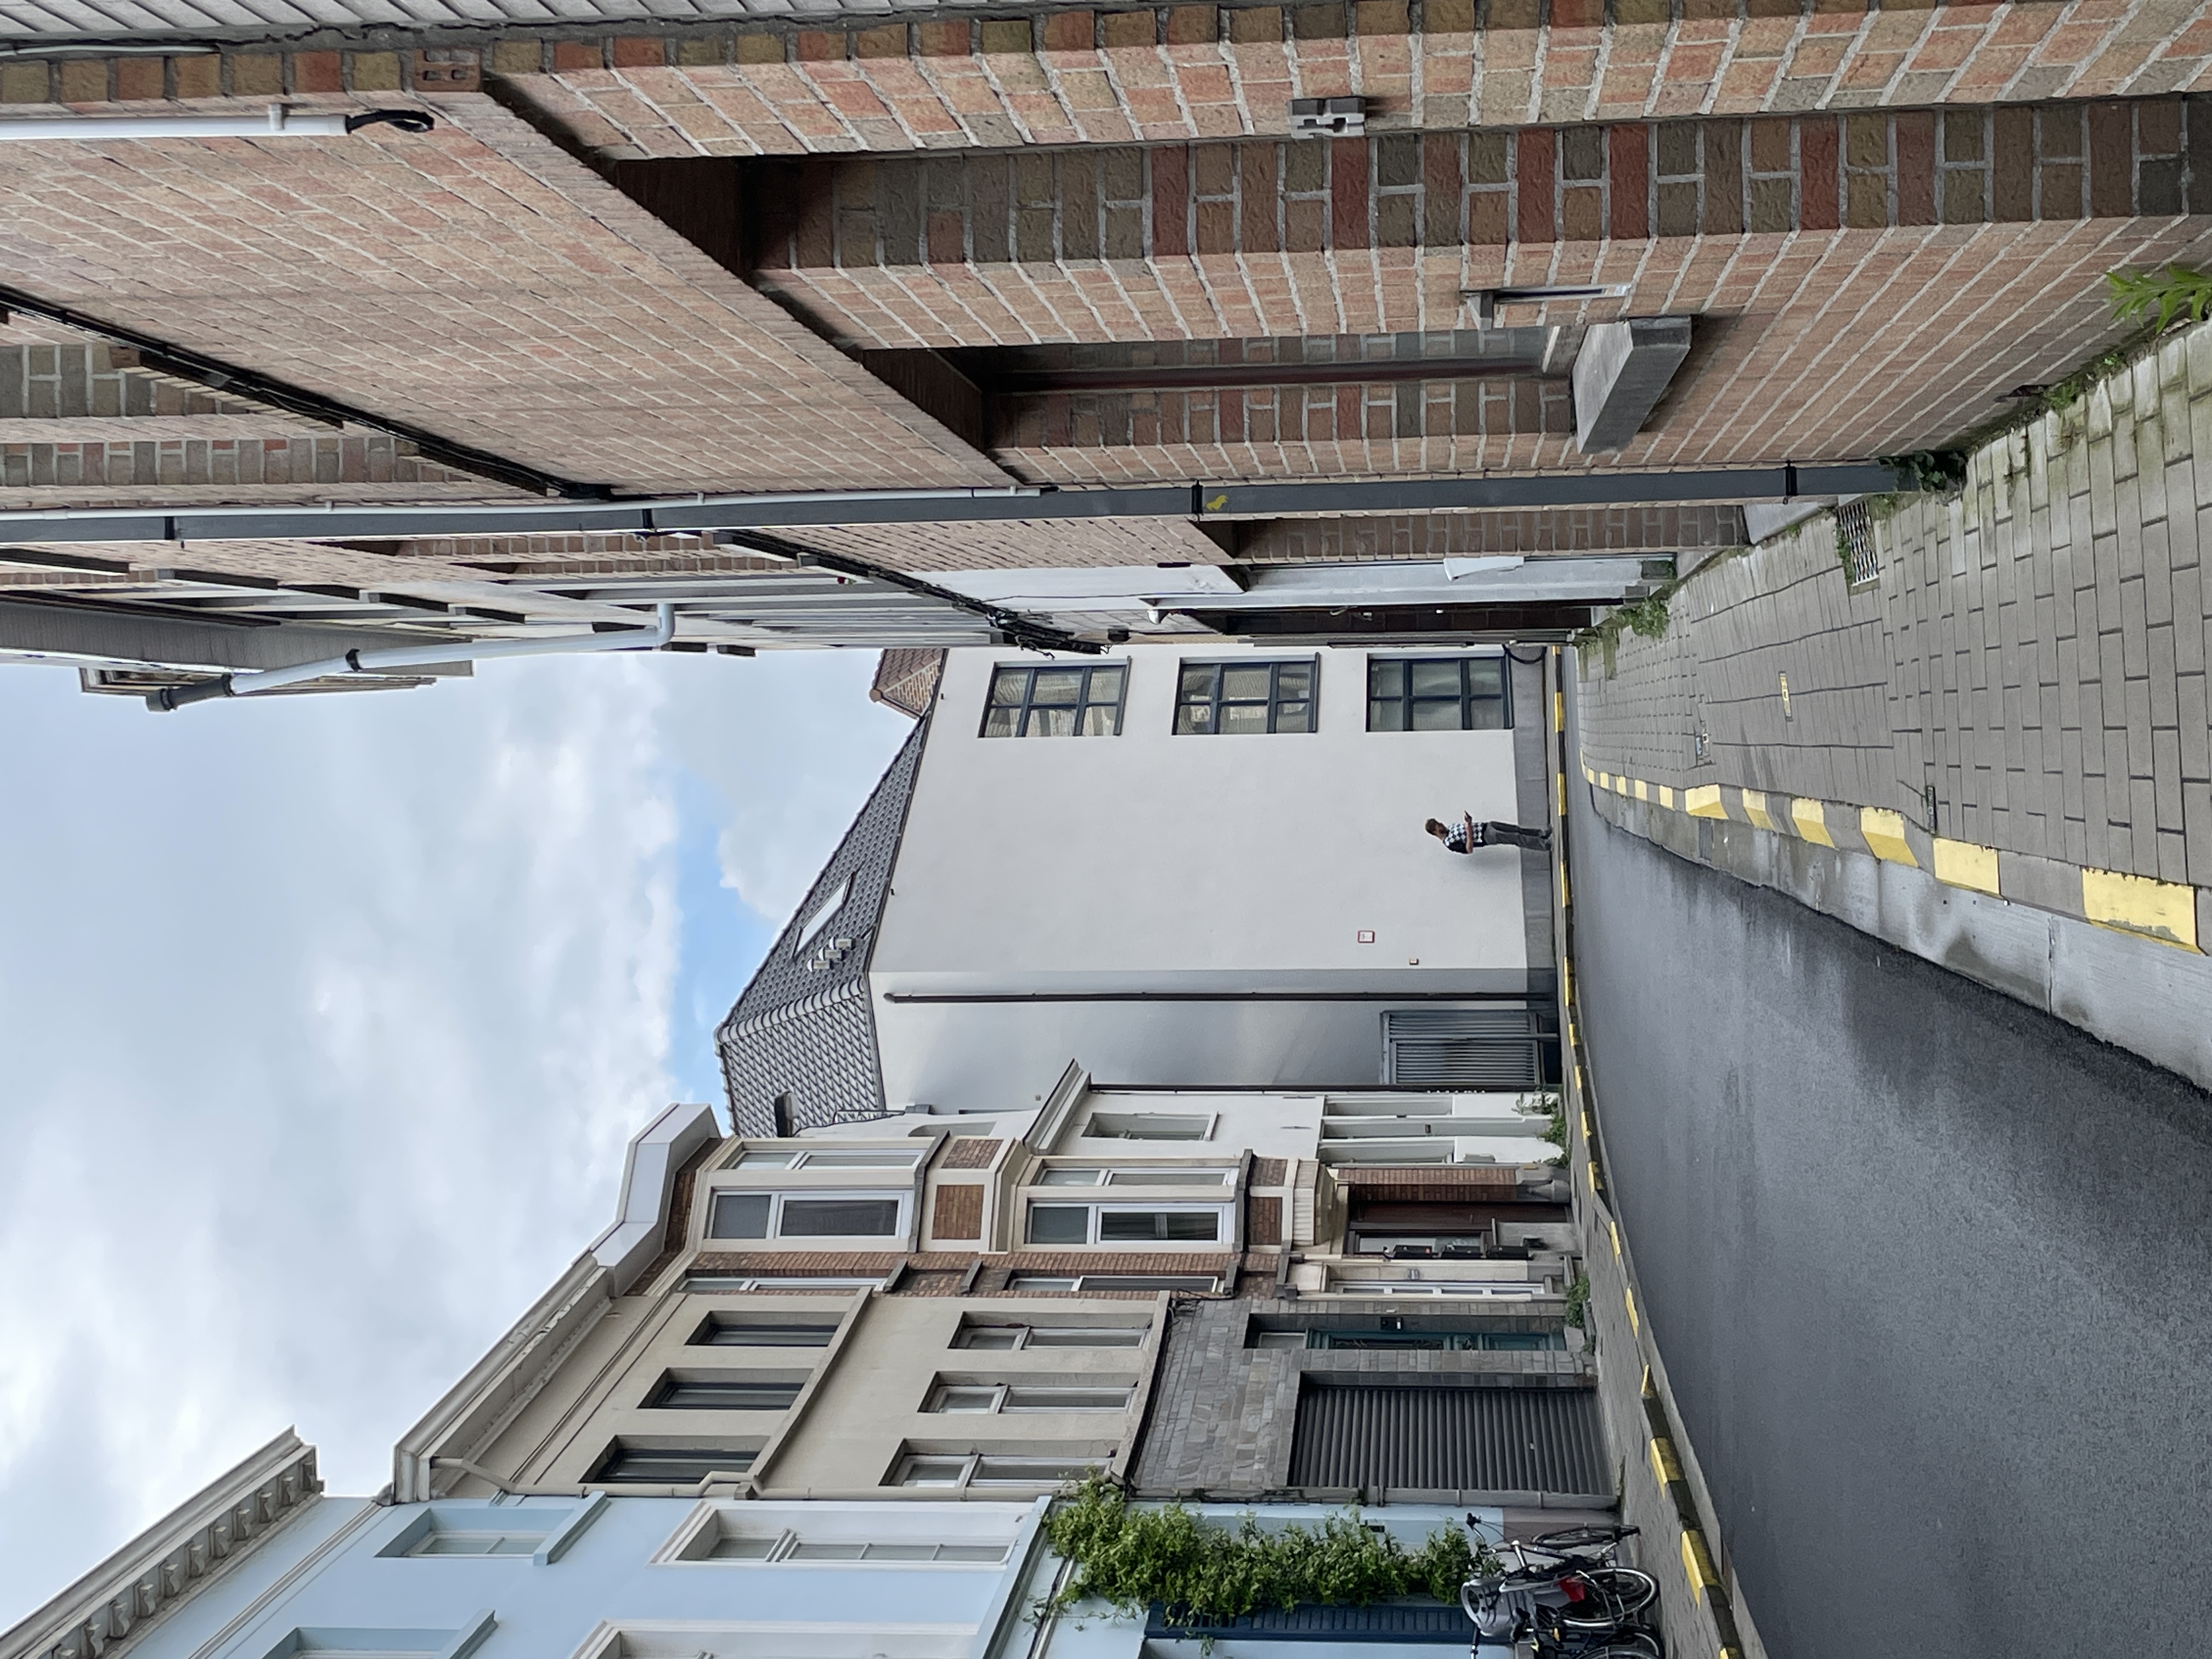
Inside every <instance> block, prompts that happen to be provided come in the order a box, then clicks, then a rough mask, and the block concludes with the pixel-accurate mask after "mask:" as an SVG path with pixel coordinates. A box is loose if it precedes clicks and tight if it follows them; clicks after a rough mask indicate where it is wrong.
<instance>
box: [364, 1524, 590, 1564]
mask: <svg viewBox="0 0 2212 1659" xmlns="http://www.w3.org/2000/svg"><path fill="white" fill-rule="evenodd" d="M552 1535H553V1534H552V1533H551V1532H550V1530H549V1531H546V1532H510V1531H507V1530H506V1529H505V1528H475V1527H453V1528H446V1527H439V1526H431V1527H428V1528H424V1530H423V1533H422V1536H421V1537H420V1538H417V1539H416V1540H415V1541H414V1542H412V1543H411V1544H410V1545H409V1546H408V1547H406V1548H405V1549H404V1550H403V1551H401V1552H400V1554H401V1557H402V1559H406V1560H410V1561H413V1560H427V1561H527V1560H529V1559H532V1557H533V1556H535V1555H536V1554H537V1553H538V1551H539V1550H541V1549H543V1548H544V1547H545V1541H546V1540H547V1539H548V1538H550V1537H551V1536H552ZM447 1538H468V1539H477V1538H486V1539H490V1540H491V1541H493V1542H494V1543H495V1544H505V1543H519V1544H524V1545H527V1546H528V1547H527V1548H526V1549H520V1550H501V1549H496V1548H495V1549H488V1550H441V1549H434V1548H432V1547H431V1546H432V1545H434V1544H436V1543H437V1542H439V1541H441V1540H442V1539H447Z"/></svg>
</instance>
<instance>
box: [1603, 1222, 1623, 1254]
mask: <svg viewBox="0 0 2212 1659" xmlns="http://www.w3.org/2000/svg"><path fill="white" fill-rule="evenodd" d="M1605 1225H1607V1226H1608V1227H1610V1228H1612V1229H1613V1260H1614V1261H1620V1223H1619V1222H1618V1221H1608V1222H1607V1223H1606V1224H1605Z"/></svg>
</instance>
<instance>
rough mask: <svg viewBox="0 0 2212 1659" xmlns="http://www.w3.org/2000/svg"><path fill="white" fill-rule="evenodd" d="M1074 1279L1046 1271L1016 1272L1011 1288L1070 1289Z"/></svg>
mask: <svg viewBox="0 0 2212 1659" xmlns="http://www.w3.org/2000/svg"><path fill="white" fill-rule="evenodd" d="M1075 1283H1076V1282H1075V1280H1073V1279H1067V1278H1063V1277H1060V1275H1057V1274H1048V1273H1016V1274H1015V1275H1014V1280H1013V1288H1014V1289H1015V1290H1017V1291H1040V1292H1042V1291H1072V1290H1073V1289H1074V1288H1075Z"/></svg>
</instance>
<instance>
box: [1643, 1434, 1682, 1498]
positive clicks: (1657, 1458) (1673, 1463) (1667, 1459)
mask: <svg viewBox="0 0 2212 1659" xmlns="http://www.w3.org/2000/svg"><path fill="white" fill-rule="evenodd" d="M1651 1473H1652V1474H1656V1475H1657V1476H1658V1477H1659V1484H1660V1485H1661V1486H1666V1485H1667V1484H1668V1483H1669V1482H1670V1481H1674V1480H1680V1479H1681V1478H1682V1462H1681V1460H1680V1458H1678V1457H1676V1456H1675V1455H1674V1442H1673V1441H1671V1440H1669V1439H1668V1438H1667V1437H1666V1436H1665V1435H1663V1434H1655V1435H1653V1436H1652V1437H1651Z"/></svg>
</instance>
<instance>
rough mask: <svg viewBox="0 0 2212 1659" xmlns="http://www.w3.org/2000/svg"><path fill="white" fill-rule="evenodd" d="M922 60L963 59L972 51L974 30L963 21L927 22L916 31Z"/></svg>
mask: <svg viewBox="0 0 2212 1659" xmlns="http://www.w3.org/2000/svg"><path fill="white" fill-rule="evenodd" d="M916 36H917V39H918V40H919V42H920V45H921V56H922V57H924V58H965V57H967V56H968V55H969V52H971V51H972V50H973V46H972V43H973V41H974V40H975V30H974V28H973V27H972V26H971V25H970V24H969V22H968V21H966V20H965V19H962V20H961V21H957V22H949V23H948V22H929V23H924V24H922V25H921V26H920V27H919V28H918V29H917V30H916Z"/></svg>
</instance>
